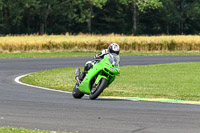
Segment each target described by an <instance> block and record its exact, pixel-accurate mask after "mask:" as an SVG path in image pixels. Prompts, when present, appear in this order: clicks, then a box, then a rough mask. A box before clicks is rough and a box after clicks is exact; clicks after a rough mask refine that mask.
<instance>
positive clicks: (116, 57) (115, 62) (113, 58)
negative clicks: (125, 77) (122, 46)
mask: <svg viewBox="0 0 200 133" xmlns="http://www.w3.org/2000/svg"><path fill="white" fill-rule="evenodd" d="M108 59H109V61H110V63H111V64H112V65H114V66H119V62H120V57H119V55H117V54H115V53H110V54H108Z"/></svg>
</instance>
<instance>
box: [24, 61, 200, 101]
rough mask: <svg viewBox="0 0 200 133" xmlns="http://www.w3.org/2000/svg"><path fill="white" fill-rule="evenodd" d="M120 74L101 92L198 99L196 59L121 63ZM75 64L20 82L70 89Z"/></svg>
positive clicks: (199, 84) (199, 76)
mask: <svg viewBox="0 0 200 133" xmlns="http://www.w3.org/2000/svg"><path fill="white" fill-rule="evenodd" d="M120 69H121V74H120V77H117V78H116V80H115V81H114V82H113V83H112V84H111V85H110V87H109V88H107V89H106V90H105V91H104V92H103V94H102V95H103V96H123V97H141V98H170V99H179V100H197V101H199V100H200V82H199V81H200V63H173V64H161V65H146V66H130V67H121V68H120ZM74 73H75V68H63V69H54V70H49V71H43V72H37V73H33V74H30V75H28V76H26V77H24V78H22V79H21V80H22V82H25V83H28V84H33V85H37V86H43V87H48V88H53V89H58V90H64V91H72V89H73V87H74V85H75V79H74Z"/></svg>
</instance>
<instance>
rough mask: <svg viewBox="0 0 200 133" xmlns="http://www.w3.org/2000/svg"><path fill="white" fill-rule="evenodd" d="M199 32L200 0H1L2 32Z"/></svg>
mask: <svg viewBox="0 0 200 133" xmlns="http://www.w3.org/2000/svg"><path fill="white" fill-rule="evenodd" d="M66 32H69V33H73V34H76V33H80V32H82V33H95V34H107V33H117V34H134V35H159V34H166V35H169V34H172V35H176V34H199V33H200V0H0V34H2V35H5V34H34V33H39V34H44V33H46V34H65V33H66Z"/></svg>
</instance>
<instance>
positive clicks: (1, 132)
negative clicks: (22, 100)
mask: <svg viewBox="0 0 200 133" xmlns="http://www.w3.org/2000/svg"><path fill="white" fill-rule="evenodd" d="M0 133H67V132H56V131H41V130H31V129H23V128H6V127H1V128H0Z"/></svg>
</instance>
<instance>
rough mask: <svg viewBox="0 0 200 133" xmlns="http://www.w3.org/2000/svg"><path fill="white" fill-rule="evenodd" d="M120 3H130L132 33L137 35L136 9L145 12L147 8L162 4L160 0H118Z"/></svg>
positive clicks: (157, 6)
mask: <svg viewBox="0 0 200 133" xmlns="http://www.w3.org/2000/svg"><path fill="white" fill-rule="evenodd" d="M120 2H121V3H122V4H125V5H130V6H131V10H132V22H133V23H132V24H133V25H132V33H133V34H134V35H137V14H138V11H141V12H145V11H146V10H147V9H149V8H150V9H156V8H159V7H161V6H162V2H160V0H120Z"/></svg>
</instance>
